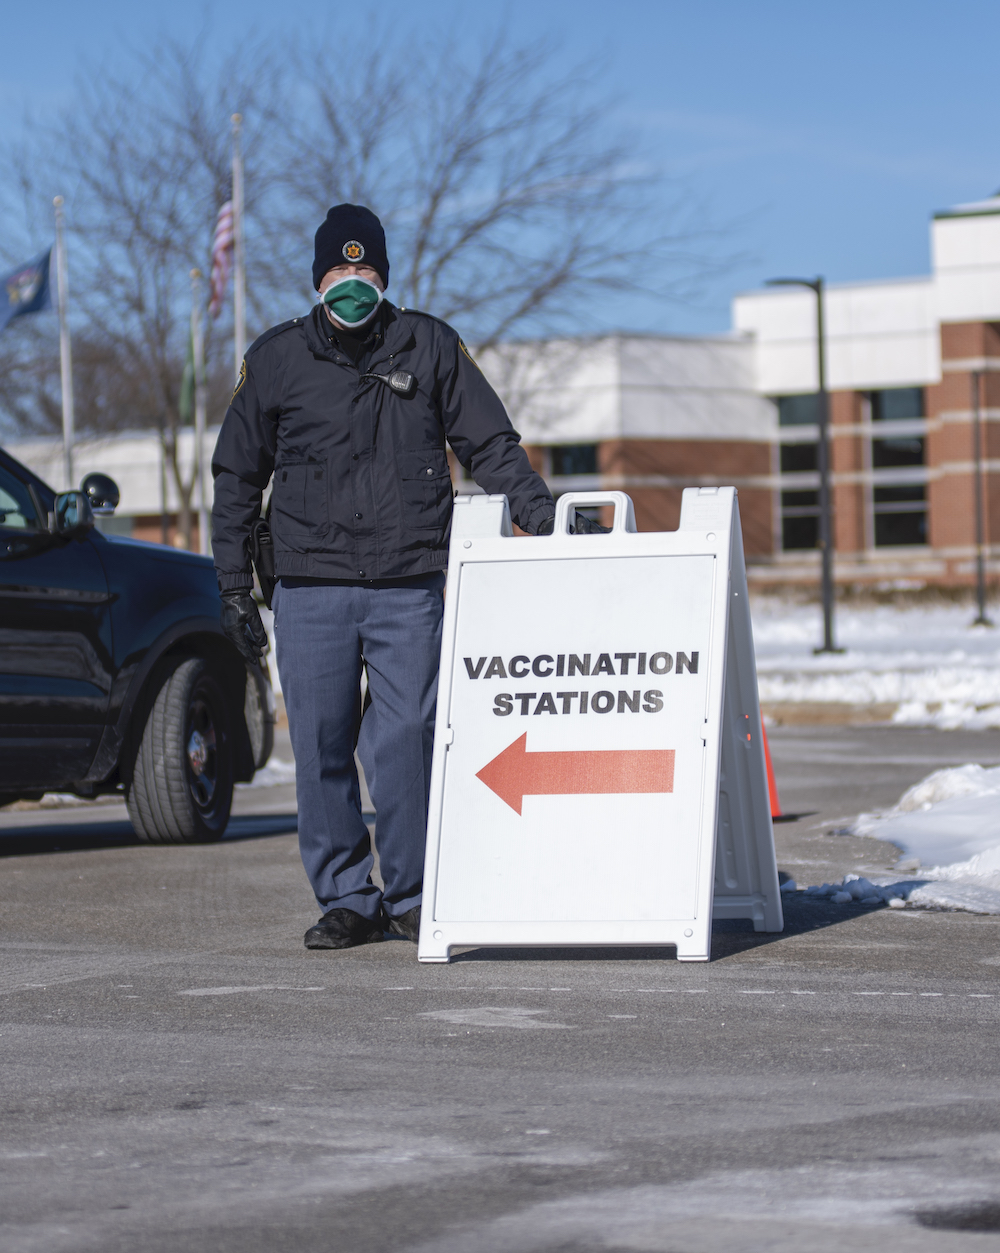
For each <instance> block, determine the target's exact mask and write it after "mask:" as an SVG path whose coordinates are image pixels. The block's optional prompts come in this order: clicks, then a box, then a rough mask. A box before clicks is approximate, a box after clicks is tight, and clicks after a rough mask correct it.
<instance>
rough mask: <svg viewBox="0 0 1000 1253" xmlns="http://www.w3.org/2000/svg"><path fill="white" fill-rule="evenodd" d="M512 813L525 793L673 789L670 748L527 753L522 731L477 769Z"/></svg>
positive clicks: (587, 792) (477, 776)
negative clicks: (489, 760)
mask: <svg viewBox="0 0 1000 1253" xmlns="http://www.w3.org/2000/svg"><path fill="white" fill-rule="evenodd" d="M476 778H477V779H481V780H482V781H483V783H485V784H486V786H487V787H488V788H489V789H490V790H491V791H493V792H496V794H497V796H499V797H500V799H501V800H502V801H503V802H504V803H505V804H507V805H509V806H510V807H511V809H513V810H514V812H515V813H517V814H519V813H520V812H521V802H522V801H523V799H524V797H525V796H579V795H584V794H590V795H593V794H595V793H599V792H604V793H607V792H672V791H673V790H674V750H673V749H672V748H666V749H646V748H638V749H606V750H597V751H596V752H589V751H583V752H575V753H529V752H528V733H527V731H526V732H525V733H524V735H522V736H521V738H520V739H519V740H515V741H514V743H513V744H511V745H509V746H508V747H507V748H505V749H504V750H503V752H502V753H499V754H498V755H497V756H496V757H494V758H493V760H492V761H491V762H489V763H488V764H487V765H485V766H483V768H482V770H480V771H479V773H478V774H477V775H476Z"/></svg>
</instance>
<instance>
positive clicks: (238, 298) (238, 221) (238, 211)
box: [232, 113, 247, 378]
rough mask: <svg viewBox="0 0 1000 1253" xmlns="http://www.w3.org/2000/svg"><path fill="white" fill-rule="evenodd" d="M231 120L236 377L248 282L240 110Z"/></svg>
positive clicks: (242, 349) (243, 341) (243, 347)
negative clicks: (244, 229) (244, 230)
mask: <svg viewBox="0 0 1000 1253" xmlns="http://www.w3.org/2000/svg"><path fill="white" fill-rule="evenodd" d="M232 123H233V330H234V348H235V355H236V377H237V378H239V374H240V368H241V367H242V365H243V354H244V353H245V352H246V349H247V310H246V302H247V285H246V260H245V254H244V234H243V149H242V144H241V140H242V132H243V117H242V114H239V113H234V114H233V116H232Z"/></svg>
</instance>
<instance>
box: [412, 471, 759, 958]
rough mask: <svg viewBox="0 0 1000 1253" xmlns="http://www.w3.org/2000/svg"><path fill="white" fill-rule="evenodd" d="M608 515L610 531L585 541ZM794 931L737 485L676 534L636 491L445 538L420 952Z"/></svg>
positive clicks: (602, 495)
mask: <svg viewBox="0 0 1000 1253" xmlns="http://www.w3.org/2000/svg"><path fill="white" fill-rule="evenodd" d="M588 505H614V510H615V518H614V528H613V530H612V532H611V533H610V534H608V535H573V534H570V519H571V517H572V516H573V511H574V509H575V507H577V506H588ZM713 913H714V916H715V917H721V918H749V919H752V920H753V925H754V927H755V928H756V929H757V930H758V931H780V930H781V929H782V925H783V924H782V916H781V900H780V896H779V892H778V873H777V867H776V864H775V857H774V839H773V833H772V829H771V815H770V806H769V803H768V790H767V776H766V768H765V763H764V753H763V745H762V741H761V722H760V707H759V705H758V701H757V674H756V668H755V663H754V651H753V640H752V637H751V633H750V613H749V605H748V602H747V583H746V571H745V568H744V564H743V538H742V534H741V531H740V521H739V510H738V507H737V503H736V491H735V489H734V488H732V487H718V488H715V487H711V488H704V487H702V488H688V489H687V490H686V491H685V492H684V498H683V504H682V507H681V520H680V527H679V529H678V530H676V531H668V532H643V533H641V534H640V533H638V532H637V531H636V529H635V519H634V513H633V509H632V502H631V500H630V499H629V498H628V497H627V496H626V495H625V494H624V493H622V492H598V493H587V494H581V493H569V494H567V495H565V496H562V497H560V499H559V501H558V505H557V511H556V521H555V530H554V533H553V534H552V535H551V536H540V537H535V538H531V539H515V538H514V536H513V534H512V530H511V525H510V516H509V513H508V509H507V501H506V498H505V497H503V496H480V497H459V498H458V500H456V502H455V514H454V522H453V525H452V538H451V554H450V561H449V568H448V588H447V593H446V601H445V617H444V634H443V639H442V645H441V678H440V689H439V694H438V705H437V726H436V731H435V740H434V764H433V770H432V778H431V793H430V814H429V818H428V826H427V859H426V867H425V872H424V897H423V910H422V920H421V926H420V946H419V958H420V960H421V961H424V962H443V961H447V960H448V957H449V953H450V951H451V950H452V949H453V948H455V947H456V946H462V945H491V946H492V945H559V946H563V945H660V944H662V945H675V946H676V949H677V956H678V957H679V958H680V959H681V961H707V960H708V958H709V956H710V952H711V934H712V917H713Z"/></svg>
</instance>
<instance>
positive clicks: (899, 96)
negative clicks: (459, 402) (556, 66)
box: [0, 0, 1000, 333]
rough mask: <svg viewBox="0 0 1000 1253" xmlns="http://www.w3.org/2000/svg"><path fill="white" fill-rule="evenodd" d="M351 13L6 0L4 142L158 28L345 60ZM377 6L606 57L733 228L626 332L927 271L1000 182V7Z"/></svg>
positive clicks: (429, 2) (683, 170)
mask: <svg viewBox="0 0 1000 1253" xmlns="http://www.w3.org/2000/svg"><path fill="white" fill-rule="evenodd" d="M352 7H353V6H343V5H336V6H334V5H327V6H324V5H323V3H322V0H320V3H318V4H316V3H314V4H313V5H310V6H306V8H305V9H303V7H302V6H283V5H275V4H273V3H263V2H262V0H239V2H238V3H237V2H234V0H213V2H211V3H196V2H194V0H172V3H171V4H170V5H169V6H159V5H151V4H136V3H135V0H96V2H91V3H83V4H80V3H78V2H77V3H68V2H67V0H49V2H48V3H47V4H45V5H43V6H26V5H21V6H16V7H15V6H13V5H8V6H7V7H6V9H5V13H4V18H3V36H4V45H5V47H6V48H7V49H8V55H7V56H6V57H5V58H4V63H3V67H2V69H0V133H6V134H7V135H10V134H12V133H16V132H17V129H18V127H19V118H20V117H21V114H22V111H23V109H24V108H30V109H32V110H34V111H40V112H44V111H46V110H48V109H51V108H52V107H53V106H54V105H58V104H60V103H65V102H66V101H68V100H69V99H71V97H72V87H71V84H72V80H73V77H74V75H75V74H77V73H78V72H80V70H81V69H82V67H83V65H84V63H85V60H86V59H89V61H90V63H95V62H97V63H100V62H102V61H103V62H105V63H108V64H114V63H115V62H116V61H117V60H118V59H120V58H122V57H123V56H124V55H125V51H124V50H125V48H126V46H127V45H132V46H137V47H144V48H148V47H151V46H155V40H156V38H157V35H158V34H159V33H160V32H167V33H169V34H171V35H174V36H180V37H182V38H192V39H193V38H195V37H196V36H198V34H199V33H201V34H203V36H204V37H205V38H206V39H209V40H214V41H218V42H219V43H220V45H222V44H224V43H225V42H226V40H227V39H229V38H232V37H233V36H234V35H236V34H239V33H243V32H246V31H248V30H250V31H256V32H259V33H274V34H281V33H282V32H284V31H285V30H288V29H289V28H288V25H287V23H289V22H292V21H297V20H300V19H301V15H302V14H303V13H304V12H309V14H310V17H311V18H312V19H313V20H318V21H319V23H320V24H321V26H322V27H323V29H324V31H325V32H327V33H329V34H332V35H334V36H335V37H336V38H338V39H341V38H342V41H343V50H344V56H345V57H349V56H350V55H351V52H352V47H353V46H355V45H354V44H353V40H354V39H356V38H357V37H358V32H360V31H362V30H363V28H364V27H365V25H366V23H365V21H364V18H363V16H362V15H363V13H364V12H365V10H362V9H358V10H357V12H358V14H359V18H358V21H357V25H356V26H355V27H353V28H352V26H351V23H350V17H349V16H345V15H346V14H349V11H350V10H351V8H352ZM324 11H326V12H327V13H328V16H327V17H325V18H324V16H323V14H324ZM378 11H379V13H380V14H381V18H382V20H384V21H385V22H386V23H388V25H389V27H390V28H391V27H393V26H397V25H398V26H401V27H404V28H407V29H409V28H412V27H415V26H416V27H423V28H425V30H426V32H427V33H439V34H440V35H441V36H442V37H445V36H447V35H448V34H454V33H456V32H457V34H458V37H459V38H460V39H461V38H469V39H473V38H476V36H477V35H480V34H483V33H485V32H487V31H490V30H493V29H495V26H496V24H497V22H498V20H500V21H501V22H502V23H503V24H504V25H506V26H507V27H508V28H509V30H510V32H511V34H512V35H513V36H514V37H515V38H516V39H518V40H530V39H532V38H534V37H536V36H539V35H543V34H555V35H557V36H559V37H561V38H562V40H563V48H564V50H563V52H562V53H561V54H560V55H561V56H562V57H564V58H565V59H566V60H567V61H568V62H569V61H574V60H577V59H579V58H581V57H587V56H590V55H594V54H598V55H600V56H601V57H603V58H604V64H605V68H604V69H603V70H602V71H601V75H600V77H599V80H598V81H597V82H596V84H595V87H596V89H598V90H600V91H601V92H603V93H607V92H610V93H612V94H614V96H615V97H616V99H617V104H616V116H615V117H614V119H613V120H614V121H615V122H617V123H619V124H621V125H624V126H626V127H628V128H629V129H633V130H634V132H635V134H636V135H637V137H638V139H639V141H640V142H641V144H642V146H643V148H644V150H645V152H646V154H647V158H648V160H649V161H650V162H651V163H652V165H653V166H654V168H655V169H656V170H657V171H659V172H661V173H662V174H663V176H664V178H665V179H669V180H673V182H674V185H675V186H682V187H684V188H685V189H686V190H687V191H688V192H689V193H690V194H691V195H692V196H693V197H694V198H695V199H696V200H697V202H698V203H699V204H702V205H704V206H705V210H706V220H709V221H711V222H712V224H713V225H715V226H716V227H720V226H721V227H723V228H724V229H723V231H722V233H721V235H720V237H719V242H718V248H719V251H720V253H726V254H727V255H733V256H737V257H738V260H736V261H734V262H733V263H732V264H731V266H730V268H729V269H728V270H727V272H726V273H725V274H724V275H723V276H721V277H720V278H718V279H715V280H713V281H712V282H711V283H709V284H708V285H707V286H706V288H705V290H704V292H703V293H702V295H701V297H700V298H699V299H698V300H697V301H696V302H694V303H690V304H686V305H664V304H662V303H660V302H650V301H645V302H644V301H639V300H635V299H634V298H628V299H624V300H622V301H620V302H619V304H618V305H617V306H616V308H615V310H614V320H615V321H616V322H617V323H618V324H619V325H621V326H623V327H631V328H635V329H647V330H661V331H671V332H680V333H685V332H692V333H697V332H705V331H715V330H724V329H726V327H727V326H728V321H729V311H728V302H729V298H730V296H731V294H732V292H733V291H735V290H739V289H744V288H747V287H752V286H756V285H757V284H758V283H759V282H760V281H761V280H762V279H764V278H766V277H768V276H769V275H774V274H809V275H812V274H817V273H822V274H824V275H825V276H826V277H827V279H829V280H830V281H834V282H836V281H844V280H849V279H857V278H888V277H893V276H897V275H909V274H920V273H924V272H926V270H927V269H928V267H929V259H928V235H927V224H928V218H929V215H930V214H931V213H932V212H933V211H934V210H935V209H938V208H943V207H945V206H947V205H950V204H954V203H958V202H961V201H966V200H974V199H979V198H981V197H983V196H986V195H989V194H991V193H993V192H994V191H996V190H997V189H998V188H1000V151H998V149H1000V140H998V138H997V135H998V127H997V113H998V105H997V103H996V90H995V81H996V67H995V60H996V49H997V47H998V43H1000V39H998V37H1000V5H997V4H996V3H995V0H994V2H993V3H988V2H986V0H952V2H951V3H950V4H947V5H943V4H941V3H940V2H938V3H934V4H931V3H926V2H925V0H908V2H907V3H903V2H900V0H869V2H868V3H859V2H857V0H847V2H843V3H838V2H837V0H834V2H833V3H827V4H823V5H821V4H818V3H815V2H810V0H797V2H795V3H789V2H785V0H759V2H757V3H747V2H746V0H741V2H739V3H736V2H733V0H721V2H717V3H712V2H711V0H702V2H701V3H692V2H691V0H687V2H686V3H676V2H675V0H660V2H659V3H648V2H647V0H617V3H615V4H613V5H610V4H602V3H597V2H596V0H575V2H573V3H571V2H569V0H508V2H507V3H506V5H505V6H504V7H503V8H502V9H498V8H497V6H495V5H493V4H483V3H479V4H472V5H469V4H464V5H458V4H455V3H451V2H450V0H449V2H446V0H415V2H414V0H410V2H409V3H407V2H405V0H380V5H379V9H378ZM286 15H290V16H286ZM15 53H16V55H14V54H15ZM331 69H334V67H331Z"/></svg>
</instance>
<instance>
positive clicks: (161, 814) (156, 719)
mask: <svg viewBox="0 0 1000 1253" xmlns="http://www.w3.org/2000/svg"><path fill="white" fill-rule="evenodd" d="M232 803H233V739H232V735H231V734H230V730H229V711H228V709H227V705H226V698H225V695H224V693H223V691H222V688H221V687H220V686H219V684H218V683H217V682H216V681H215V679H213V678H212V675H211V673H210V672H209V668H208V663H207V662H205V661H204V660H203V659H202V658H200V657H192V658H191V659H190V660H188V661H182V662H181V663H180V665H178V666H177V668H176V669H175V670H173V671H172V672H171V673H170V674H169V675H167V677H166V678H165V679H164V680H163V683H162V686H161V687H160V690H159V691H158V692H157V694H156V699H155V700H154V701H153V707H152V709H151V710H150V711H149V716H148V718H147V719H146V725H145V727H144V728H143V732H142V739H141V741H140V743H139V751H138V753H137V754H136V759H135V766H134V768H133V772H132V786H131V788H130V789H129V794H128V812H129V817H130V818H131V819H132V826H133V827H134V828H135V833H136V835H137V836H138V837H139V839H140V840H146V841H147V842H148V843H150V844H199V843H206V842H207V841H210V840H217V839H218V838H219V837H220V836H221V835H222V833H223V832H224V831H225V829H226V824H227V823H228V822H229V811H230V808H231V806H232Z"/></svg>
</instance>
